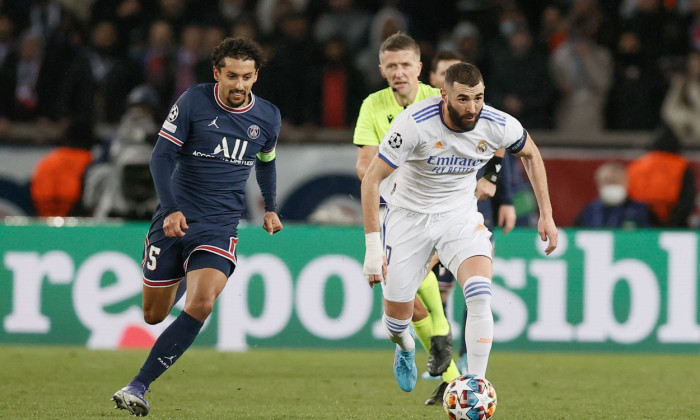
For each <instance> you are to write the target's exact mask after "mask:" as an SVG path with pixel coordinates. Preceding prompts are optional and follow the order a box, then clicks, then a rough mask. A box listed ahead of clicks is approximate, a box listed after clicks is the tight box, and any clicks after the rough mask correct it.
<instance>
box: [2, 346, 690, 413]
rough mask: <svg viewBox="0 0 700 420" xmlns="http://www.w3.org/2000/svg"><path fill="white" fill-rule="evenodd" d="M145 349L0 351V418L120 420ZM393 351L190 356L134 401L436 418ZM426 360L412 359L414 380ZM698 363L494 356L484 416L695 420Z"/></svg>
mask: <svg viewBox="0 0 700 420" xmlns="http://www.w3.org/2000/svg"><path fill="white" fill-rule="evenodd" d="M146 354H147V352H145V351H90V350H86V349H83V348H75V347H26V346H0V378H1V379H2V381H0V418H2V419H5V418H17V419H111V418H114V419H118V418H122V419H126V418H131V417H130V416H129V415H128V413H126V412H125V411H122V410H114V409H113V407H114V404H113V403H112V402H111V401H109V399H110V397H111V395H112V394H113V393H114V391H116V390H117V389H118V388H120V387H122V386H123V385H124V384H126V382H128V381H129V380H130V379H131V377H132V376H133V375H134V374H135V373H136V371H137V369H138V368H139V367H140V366H141V363H142V362H143V360H144V358H145V357H146ZM392 356H393V352H392V351H391V349H390V346H389V345H387V350H385V351H364V350H357V351H350V350H348V351H321V350H269V349H265V350H263V349H254V350H251V351H248V352H245V353H219V352H216V351H214V350H209V349H202V348H193V349H191V350H189V351H188V352H187V353H186V354H185V355H184V356H183V358H182V360H179V361H178V362H177V364H175V365H174V366H173V367H172V368H171V369H170V370H169V371H168V372H166V373H165V374H164V375H163V376H162V377H161V378H160V379H159V380H157V381H156V382H155V383H154V384H153V385H152V386H151V389H152V392H151V393H148V394H147V395H146V399H147V400H148V401H149V402H150V404H151V414H149V416H148V417H147V418H152V419H445V418H447V417H446V416H445V414H444V412H443V410H442V408H441V407H437V406H433V407H426V406H424V405H423V401H424V400H425V399H426V398H427V397H428V396H429V395H430V394H431V392H432V391H433V389H434V388H435V387H436V386H437V382H436V381H431V380H423V379H420V378H419V379H418V385H417V386H416V389H415V390H414V391H413V392H410V393H405V392H402V391H401V390H400V389H399V388H398V386H397V385H396V383H395V382H394V378H393V375H392V373H391V363H392ZM426 361H427V357H426V353H425V352H424V351H422V350H421V351H419V352H418V366H419V371H421V372H422V371H423V370H424V367H425V363H426ZM699 361H700V360H699V358H698V356H695V355H684V356H662V355H642V354H639V355H622V354H615V355H610V354H562V353H549V354H543V353H527V354H525V353H499V352H494V353H493V354H492V355H491V361H490V364H489V375H488V377H489V379H490V380H491V382H492V383H493V384H494V386H495V388H496V391H497V393H498V408H497V410H496V415H495V419H547V420H550V419H632V420H637V419H697V418H700V397H698V390H699V389H700V369H699V368H698V366H700V365H699V364H698V362H699Z"/></svg>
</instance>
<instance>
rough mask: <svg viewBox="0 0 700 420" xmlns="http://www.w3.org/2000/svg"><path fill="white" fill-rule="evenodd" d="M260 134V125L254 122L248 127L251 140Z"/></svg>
mask: <svg viewBox="0 0 700 420" xmlns="http://www.w3.org/2000/svg"><path fill="white" fill-rule="evenodd" d="M259 136H260V127H258V126H257V125H255V124H253V125H251V126H250V127H248V137H249V138H250V139H251V140H255V139H257V138H258V137H259Z"/></svg>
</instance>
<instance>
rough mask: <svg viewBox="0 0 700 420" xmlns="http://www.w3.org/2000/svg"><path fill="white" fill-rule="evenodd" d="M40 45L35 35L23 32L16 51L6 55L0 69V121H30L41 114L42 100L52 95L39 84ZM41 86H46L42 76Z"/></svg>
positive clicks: (40, 65) (38, 38) (47, 85)
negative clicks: (0, 119) (2, 119)
mask: <svg viewBox="0 0 700 420" xmlns="http://www.w3.org/2000/svg"><path fill="white" fill-rule="evenodd" d="M41 43H42V39H41V36H40V35H39V34H35V33H33V32H25V33H24V35H22V37H21V40H20V48H19V49H18V50H17V51H14V52H12V53H10V54H9V55H8V56H7V59H6V60H5V63H4V64H3V65H2V66H0V118H6V119H8V120H11V121H28V120H34V119H36V118H37V117H38V116H39V115H41V113H42V112H41V111H42V109H41V106H42V105H43V103H42V102H43V101H41V99H42V97H44V96H46V95H52V94H53V86H52V85H51V84H50V83H48V84H47V83H41V82H42V80H41V79H40V75H41V73H42V62H43V60H42V59H43V57H42V51H41ZM43 82H48V80H46V75H44V80H43ZM49 86H51V87H49Z"/></svg>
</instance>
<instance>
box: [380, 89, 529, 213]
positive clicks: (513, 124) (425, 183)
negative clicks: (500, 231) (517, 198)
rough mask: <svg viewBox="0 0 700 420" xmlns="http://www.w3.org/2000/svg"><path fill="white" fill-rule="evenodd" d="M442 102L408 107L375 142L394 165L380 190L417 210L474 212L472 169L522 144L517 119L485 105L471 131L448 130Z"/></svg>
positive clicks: (392, 201) (392, 202)
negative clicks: (495, 153)
mask: <svg viewBox="0 0 700 420" xmlns="http://www.w3.org/2000/svg"><path fill="white" fill-rule="evenodd" d="M442 102H443V99H442V98H441V97H432V98H428V99H424V100H422V101H420V102H418V103H416V104H414V105H411V106H409V107H408V108H406V110H404V111H403V112H402V113H401V114H399V115H398V116H397V117H396V120H395V121H394V124H393V125H392V126H391V128H390V129H389V132H388V133H387V135H386V136H385V137H384V139H383V140H382V142H381V144H380V145H379V150H378V152H379V158H380V159H382V160H383V161H384V162H386V163H387V164H388V165H389V166H391V167H392V168H395V169H396V170H395V171H394V172H393V173H392V174H391V175H390V176H389V177H388V178H386V179H385V180H384V181H382V183H381V185H380V190H379V191H380V194H381V196H382V197H384V199H385V200H386V201H387V203H389V204H390V205H392V206H396V207H401V208H405V209H408V210H411V211H414V212H417V213H443V212H447V211H451V210H454V209H457V208H462V209H469V212H470V213H471V212H476V211H477V210H476V201H477V200H476V196H475V195H474V191H475V190H476V181H477V179H476V171H477V170H478V169H479V168H481V167H482V166H484V165H485V164H486V162H488V161H489V159H491V157H493V154H494V152H495V151H496V150H498V149H500V148H502V147H505V148H506V149H507V150H508V151H509V152H510V153H517V152H518V151H520V150H521V149H522V148H523V146H524V145H525V140H526V139H527V132H526V131H525V130H524V129H523V126H522V125H521V124H520V122H519V121H518V120H516V119H515V118H513V117H512V116H510V115H508V114H507V113H505V112H502V111H499V110H497V109H495V108H493V107H491V106H488V105H484V107H483V109H482V111H481V115H480V118H479V120H478V122H477V123H476V126H475V127H474V129H473V130H470V131H455V130H452V129H451V128H449V127H447V125H445V122H444V121H445V120H444V117H443V115H442Z"/></svg>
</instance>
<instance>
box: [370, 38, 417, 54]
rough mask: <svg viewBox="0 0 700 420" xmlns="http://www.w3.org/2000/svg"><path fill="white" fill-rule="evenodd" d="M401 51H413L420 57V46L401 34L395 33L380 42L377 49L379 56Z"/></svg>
mask: <svg viewBox="0 0 700 420" xmlns="http://www.w3.org/2000/svg"><path fill="white" fill-rule="evenodd" d="M403 50H413V52H415V53H416V55H417V56H418V57H420V46H419V45H418V43H417V42H416V40H415V39H413V38H411V37H410V36H408V35H406V34H405V33H403V32H397V33H395V34H393V35H391V36H390V37H389V38H387V39H385V40H384V42H382V45H381V47H379V55H380V56H381V55H382V53H383V52H384V51H403Z"/></svg>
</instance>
